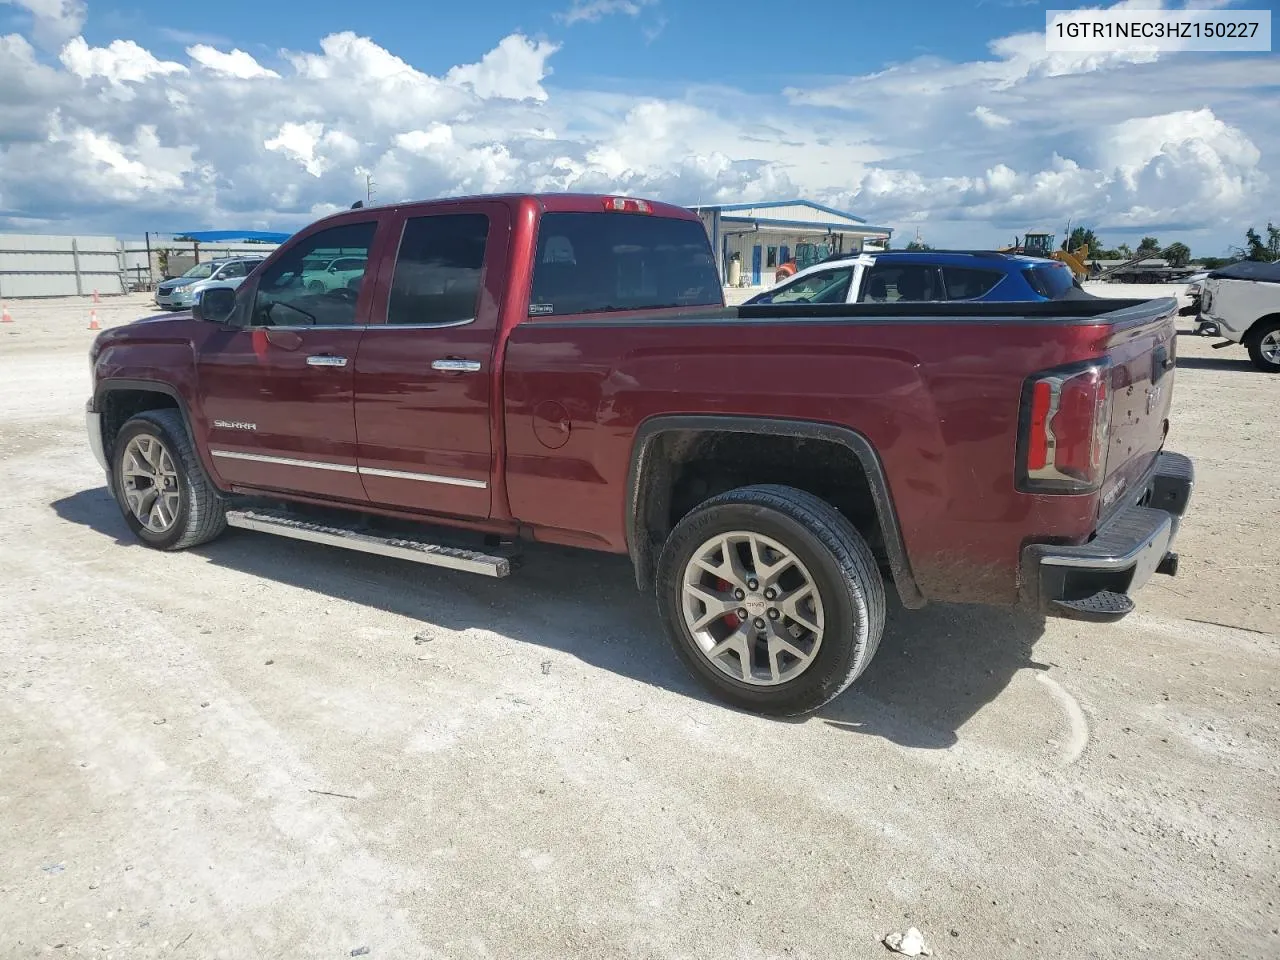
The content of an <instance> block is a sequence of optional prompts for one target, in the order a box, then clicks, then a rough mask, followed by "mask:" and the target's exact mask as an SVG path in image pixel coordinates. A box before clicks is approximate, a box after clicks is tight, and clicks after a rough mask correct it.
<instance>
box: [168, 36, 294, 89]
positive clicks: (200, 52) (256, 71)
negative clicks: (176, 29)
mask: <svg viewBox="0 0 1280 960" xmlns="http://www.w3.org/2000/svg"><path fill="white" fill-rule="evenodd" d="M187 56H189V57H190V58H191V59H192V60H194V61H195V62H196V63H198V64H200V66H202V67H204V68H205V69H206V70H211V71H213V72H214V73H220V74H222V75H223V76H227V77H235V78H236V79H238V80H258V79H262V78H264V77H279V76H280V74H278V73H276V72H275V71H274V70H268V69H267V68H266V67H264V66H263V65H262V64H260V63H258V61H257V60H255V59H253V57H252V56H250V55H249V54H247V53H245V52H244V51H243V50H232V51H231V52H230V53H223V52H222V51H221V50H218V49H216V48H215V47H211V46H209V45H208V44H205V43H197V44H196V45H195V46H193V47H188V48H187Z"/></svg>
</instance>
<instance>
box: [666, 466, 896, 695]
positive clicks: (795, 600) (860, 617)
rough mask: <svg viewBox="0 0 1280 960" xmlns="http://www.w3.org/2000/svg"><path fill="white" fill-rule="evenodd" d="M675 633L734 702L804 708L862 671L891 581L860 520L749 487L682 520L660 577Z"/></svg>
mask: <svg viewBox="0 0 1280 960" xmlns="http://www.w3.org/2000/svg"><path fill="white" fill-rule="evenodd" d="M657 595H658V610H659V613H660V615H661V618H662V623H663V626H664V628H665V629H666V632H667V637H668V639H669V640H670V641H671V644H672V646H674V647H675V649H676V653H678V654H679V656H680V658H681V659H682V660H683V661H684V662H685V664H686V666H688V667H689V669H690V670H691V671H692V672H693V674H694V676H695V677H696V678H697V679H698V680H699V681H700V682H701V683H702V684H703V685H704V686H705V687H707V688H708V689H709V690H710V691H711V692H712V693H714V694H715V695H716V696H717V697H719V698H720V699H722V700H726V701H728V702H729V703H732V704H734V705H735V706H738V707H742V708H744V709H746V710H752V711H756V712H760V713H768V714H775V715H782V716H790V715H795V714H801V713H807V712H809V711H811V710H816V709H817V708H818V707H820V706H822V705H823V704H824V703H827V702H828V701H830V700H832V699H834V698H835V697H836V696H838V695H839V694H840V693H842V692H843V691H844V690H845V689H846V688H847V687H848V686H849V685H850V684H851V683H853V681H854V680H855V679H857V677H858V675H859V674H861V673H862V671H863V670H864V669H866V666H867V664H868V663H870V662H871V657H872V655H873V654H874V653H875V650H876V646H877V644H878V643H879V642H880V634H881V632H882V631H883V629H884V617H885V597H884V583H883V581H882V580H881V578H880V572H879V569H878V568H877V566H876V561H875V557H874V556H873V555H872V553H871V550H870V548H869V547H868V546H867V544H866V541H864V540H863V539H862V537H861V535H860V534H859V533H858V531H857V530H855V529H854V528H853V525H852V524H851V523H850V522H849V521H848V520H847V519H846V518H845V517H844V516H843V515H842V514H841V513H840V512H839V511H838V510H836V509H835V507H833V506H831V505H830V504H829V503H827V502H826V501H824V500H822V499H820V498H818V497H815V496H813V495H812V494H809V493H806V492H804V491H803V490H797V489H795V488H793V487H785V486H776V485H760V486H751V487H740V488H738V489H736V490H730V491H729V492H728V493H724V494H721V495H720V496H718V497H714V498H712V499H710V500H708V501H706V502H705V503H703V504H701V505H700V506H698V507H697V508H696V509H694V510H693V511H692V512H690V513H689V514H688V515H687V516H685V517H684V519H682V520H681V521H680V522H679V524H677V525H676V528H675V530H674V531H672V533H671V536H670V537H669V538H668V539H667V542H666V545H665V546H664V547H663V550H662V556H661V558H660V559H659V562H658V574H657Z"/></svg>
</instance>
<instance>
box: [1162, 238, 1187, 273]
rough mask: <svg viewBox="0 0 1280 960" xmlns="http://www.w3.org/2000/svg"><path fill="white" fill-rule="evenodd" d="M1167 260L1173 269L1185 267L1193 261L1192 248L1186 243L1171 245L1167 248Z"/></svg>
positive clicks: (1165, 252)
mask: <svg viewBox="0 0 1280 960" xmlns="http://www.w3.org/2000/svg"><path fill="white" fill-rule="evenodd" d="M1164 256H1165V259H1166V260H1168V261H1169V266H1171V267H1185V266H1186V265H1187V263H1188V262H1190V260H1191V248H1190V247H1188V246H1187V245H1186V244H1185V243H1171V244H1169V246H1167V247H1166V248H1165V251H1164Z"/></svg>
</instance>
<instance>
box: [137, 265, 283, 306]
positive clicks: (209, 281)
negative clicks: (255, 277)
mask: <svg viewBox="0 0 1280 960" xmlns="http://www.w3.org/2000/svg"><path fill="white" fill-rule="evenodd" d="M265 259H266V258H265V257H256V256H245V257H219V258H217V259H215V260H206V261H205V262H204V263H197V264H196V265H195V266H194V267H192V268H191V269H190V270H188V271H187V272H186V273H184V274H183V275H182V276H180V277H174V278H173V279H172V280H165V281H164V282H163V283H160V284H157V285H156V306H158V307H161V308H163V309H165V310H190V309H191V305H192V304H193V303H195V302H196V301H197V300H199V299H200V296H199V295H200V292H201V291H203V290H204V289H205V288H206V287H208V286H210V285H217V286H232V287H238V286H239V285H240V284H242V283H244V280H245V277H247V276H248V275H249V274H251V273H252V272H253V268H254V267H256V266H257V265H258V264H260V263H261V262H262V261H263V260H265Z"/></svg>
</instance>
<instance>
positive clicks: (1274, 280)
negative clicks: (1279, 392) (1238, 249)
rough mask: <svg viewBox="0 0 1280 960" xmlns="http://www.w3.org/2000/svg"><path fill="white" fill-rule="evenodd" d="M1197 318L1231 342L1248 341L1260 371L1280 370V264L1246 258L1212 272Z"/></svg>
mask: <svg viewBox="0 0 1280 960" xmlns="http://www.w3.org/2000/svg"><path fill="white" fill-rule="evenodd" d="M1197 320H1198V321H1199V327H1200V328H1202V329H1203V328H1205V327H1206V326H1209V325H1212V328H1213V329H1215V330H1216V331H1217V333H1218V334H1219V335H1220V336H1222V337H1225V338H1226V339H1227V340H1228V341H1230V342H1232V343H1242V344H1244V346H1245V347H1246V348H1248V350H1249V359H1250V360H1252V361H1253V365H1254V366H1255V367H1257V368H1258V369H1259V370H1264V371H1266V372H1267V373H1280V263H1257V262H1254V261H1252V260H1242V261H1240V262H1239V263H1233V264H1231V265H1230V266H1226V267H1222V268H1221V269H1219V270H1214V271H1212V272H1211V273H1210V274H1209V276H1208V278H1207V279H1206V280H1205V281H1204V287H1203V290H1202V292H1201V294H1200V316H1199V317H1198V318H1197ZM1222 345H1223V346H1225V344H1222Z"/></svg>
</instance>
